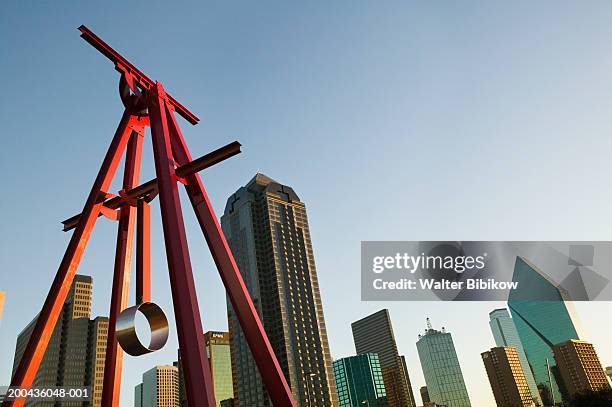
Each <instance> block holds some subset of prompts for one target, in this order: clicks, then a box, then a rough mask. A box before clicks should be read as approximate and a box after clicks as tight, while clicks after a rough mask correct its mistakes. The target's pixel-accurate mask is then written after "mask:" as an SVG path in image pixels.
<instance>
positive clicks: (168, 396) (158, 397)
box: [134, 365, 180, 407]
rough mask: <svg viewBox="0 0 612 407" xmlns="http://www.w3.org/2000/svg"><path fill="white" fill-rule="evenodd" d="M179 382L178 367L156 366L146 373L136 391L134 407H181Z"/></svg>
mask: <svg viewBox="0 0 612 407" xmlns="http://www.w3.org/2000/svg"><path fill="white" fill-rule="evenodd" d="M178 381H179V378H178V368H177V367H176V366H165V365H164V366H155V367H154V368H153V369H151V370H148V371H146V372H145V373H144V374H143V375H142V383H141V384H139V385H137V386H136V387H135V389H134V407H179V406H180V403H179V382H178Z"/></svg>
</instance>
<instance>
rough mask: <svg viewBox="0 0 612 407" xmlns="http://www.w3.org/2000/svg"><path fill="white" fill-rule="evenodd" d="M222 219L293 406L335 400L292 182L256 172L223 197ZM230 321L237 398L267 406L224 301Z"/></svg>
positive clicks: (305, 231)
mask: <svg viewBox="0 0 612 407" xmlns="http://www.w3.org/2000/svg"><path fill="white" fill-rule="evenodd" d="M221 225H222V228H223V231H224V233H225V235H226V237H227V240H228V243H229V246H230V248H231V250H232V253H233V255H234V258H235V259H236V263H237V264H238V267H239V269H240V272H241V274H242V277H243V279H244V282H245V284H246V287H247V289H248V291H249V294H250V295H251V298H252V299H253V302H254V305H255V308H256V309H257V312H258V313H259V316H260V318H261V320H262V322H263V325H264V328H265V330H266V333H267V335H268V338H269V339H270V343H271V345H272V348H273V350H274V352H275V354H276V357H277V359H278V361H279V363H280V366H281V368H282V370H283V372H284V374H285V377H286V379H287V382H288V384H289V386H290V387H291V390H292V392H293V396H294V397H295V399H296V401H297V403H298V405H299V406H302V407H305V406H308V407H329V406H332V407H335V406H337V404H338V400H337V394H336V388H335V382H334V376H333V366H332V359H331V356H330V352H329V345H328V341H327V331H326V328H325V319H324V317H323V306H322V303H321V295H320V292H319V283H318V280H317V272H316V268H315V263H314V255H313V250H312V243H311V238H310V231H309V227H308V218H307V216H306V207H305V205H304V203H303V202H301V201H300V198H299V197H298V196H297V194H296V193H295V191H294V190H293V189H292V188H290V187H288V186H286V185H281V184H279V183H278V182H276V181H274V180H272V179H271V178H268V177H266V176H265V175H263V174H257V175H256V176H255V177H254V178H253V179H252V180H251V181H250V182H249V183H248V184H247V185H246V186H244V187H242V188H240V189H239V190H238V191H237V192H236V193H235V194H233V195H232V196H231V197H230V198H229V199H228V201H227V205H226V207H225V212H224V214H223V216H222V217H221ZM228 323H229V329H230V342H231V352H232V368H233V372H234V398H235V399H236V401H235V402H236V403H238V405H239V406H240V407H264V406H270V405H271V402H270V400H269V397H268V395H267V392H266V390H265V388H264V386H263V383H262V380H261V376H260V375H259V371H258V369H257V366H256V364H255V361H254V360H253V356H252V354H251V351H250V349H249V347H248V344H247V342H246V339H245V337H244V333H243V332H242V328H241V327H240V324H239V322H238V319H237V317H236V315H235V314H234V311H233V309H232V306H231V304H229V302H228ZM308 395H311V397H312V403H310V404H309V403H308V402H307V398H308Z"/></svg>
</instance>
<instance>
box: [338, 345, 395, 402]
mask: <svg viewBox="0 0 612 407" xmlns="http://www.w3.org/2000/svg"><path fill="white" fill-rule="evenodd" d="M334 376H335V378H336V389H337V390H338V402H339V407H363V405H368V406H370V407H387V405H388V404H387V396H386V394H385V384H384V381H383V375H382V370H381V368H380V361H379V359H378V355H377V354H376V353H363V354H361V355H357V356H350V357H346V358H342V359H338V360H335V361H334Z"/></svg>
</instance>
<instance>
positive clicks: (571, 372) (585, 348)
mask: <svg viewBox="0 0 612 407" xmlns="http://www.w3.org/2000/svg"><path fill="white" fill-rule="evenodd" d="M553 352H554V355H555V361H556V363H557V369H558V372H559V376H560V377H561V381H562V384H563V386H562V392H563V393H565V396H566V398H571V397H573V396H575V395H576V394H579V393H584V392H596V391H601V390H610V383H609V382H608V377H607V376H606V372H605V371H604V369H603V367H602V366H601V363H600V361H599V357H598V356H597V352H595V347H594V346H593V344H591V343H589V342H585V341H577V340H569V341H566V342H563V343H558V344H556V345H555V346H554V347H553Z"/></svg>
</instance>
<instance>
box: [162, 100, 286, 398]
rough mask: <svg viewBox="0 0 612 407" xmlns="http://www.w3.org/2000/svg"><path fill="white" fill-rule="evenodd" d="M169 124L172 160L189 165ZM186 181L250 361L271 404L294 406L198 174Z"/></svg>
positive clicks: (184, 148)
mask: <svg viewBox="0 0 612 407" xmlns="http://www.w3.org/2000/svg"><path fill="white" fill-rule="evenodd" d="M168 124H169V126H170V131H171V134H172V138H171V140H172V152H173V155H174V157H175V159H176V160H177V161H178V164H185V163H188V162H190V161H191V155H190V153H189V150H188V149H187V145H186V144H185V140H184V139H183V135H182V134H181V130H180V128H179V126H178V123H177V122H176V119H175V117H174V115H173V114H172V113H171V112H168ZM185 179H186V181H187V185H186V186H185V188H186V190H187V194H188V195H189V199H190V200H191V205H192V206H193V210H194V211H195V214H196V217H197V219H198V222H199V223H200V228H201V229H202V232H203V233H204V237H205V238H206V242H207V243H208V247H209V248H210V252H211V253H212V256H213V259H214V261H215V264H216V265H217V269H218V270H219V274H220V275H221V280H222V281H223V285H224V286H225V291H226V292H227V294H228V296H229V299H230V301H231V303H232V306H233V307H234V310H235V311H236V315H237V316H238V321H239V322H240V326H241V327H242V330H243V331H244V335H245V337H246V340H247V342H248V344H249V348H250V349H251V353H252V354H253V358H254V359H255V362H256V363H257V367H258V368H259V372H260V374H261V378H262V380H263V382H264V384H265V386H266V389H267V390H268V394H269V395H270V398H271V399H272V404H273V405H274V406H282V407H290V406H293V407H297V403H296V401H295V400H294V398H293V395H292V393H291V388H289V385H288V384H287V380H286V379H285V375H284V374H283V371H282V369H281V367H280V364H279V363H278V359H277V358H276V355H275V354H274V350H273V349H272V345H271V344H270V341H269V339H268V336H267V335H266V331H265V330H264V327H263V324H262V323H261V320H260V319H259V315H258V314H257V310H256V309H255V305H253V301H252V300H251V296H250V295H249V292H248V290H247V288H246V285H245V284H244V281H243V279H242V275H241V274H240V270H238V266H237V265H236V261H235V260H234V256H233V255H232V252H231V250H230V248H229V245H228V244H227V241H226V239H225V235H224V234H223V231H222V230H221V225H219V222H218V220H217V215H215V211H214V209H213V206H212V204H211V203H210V200H209V199H208V194H207V193H206V190H205V189H204V184H203V183H202V180H201V179H200V176H199V175H198V174H197V173H193V174H191V175H188V176H187V177H185Z"/></svg>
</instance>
